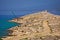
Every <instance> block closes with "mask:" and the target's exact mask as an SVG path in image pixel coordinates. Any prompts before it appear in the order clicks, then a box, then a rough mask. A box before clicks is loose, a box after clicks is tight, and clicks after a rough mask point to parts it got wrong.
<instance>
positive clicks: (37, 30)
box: [2, 11, 60, 40]
mask: <svg viewBox="0 0 60 40" xmlns="http://www.w3.org/2000/svg"><path fill="white" fill-rule="evenodd" d="M10 22H16V23H19V24H20V25H18V26H15V27H12V28H10V29H8V36H6V37H5V38H2V39H3V40H60V16H59V15H55V14H52V13H50V12H47V11H42V12H37V13H32V14H29V15H25V16H22V17H19V18H14V19H13V20H10Z"/></svg>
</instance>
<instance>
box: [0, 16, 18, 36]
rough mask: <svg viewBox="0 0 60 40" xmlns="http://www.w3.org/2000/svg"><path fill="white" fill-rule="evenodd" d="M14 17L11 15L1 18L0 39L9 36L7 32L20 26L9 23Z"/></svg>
mask: <svg viewBox="0 0 60 40" xmlns="http://www.w3.org/2000/svg"><path fill="white" fill-rule="evenodd" d="M12 18H14V16H11V15H10V16H9V15H7V16H6V15H1V16H0V37H2V36H5V35H7V30H8V29H9V28H11V27H14V26H17V25H19V24H18V23H15V22H9V21H8V20H12Z"/></svg>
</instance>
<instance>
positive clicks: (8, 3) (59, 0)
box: [0, 0, 60, 15]
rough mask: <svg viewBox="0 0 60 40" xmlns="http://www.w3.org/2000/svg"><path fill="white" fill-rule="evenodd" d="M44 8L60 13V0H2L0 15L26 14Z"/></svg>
mask: <svg viewBox="0 0 60 40" xmlns="http://www.w3.org/2000/svg"><path fill="white" fill-rule="evenodd" d="M44 10H48V11H49V12H52V13H54V14H58V15H60V0H0V15H13V13H14V14H15V15H26V14H30V13H35V12H39V11H44Z"/></svg>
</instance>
